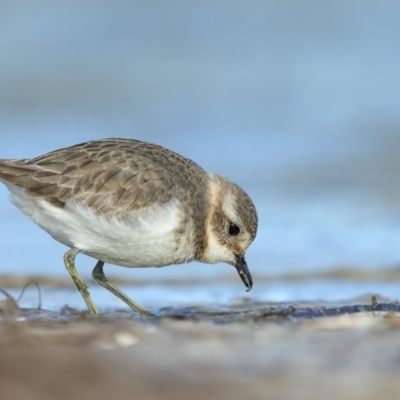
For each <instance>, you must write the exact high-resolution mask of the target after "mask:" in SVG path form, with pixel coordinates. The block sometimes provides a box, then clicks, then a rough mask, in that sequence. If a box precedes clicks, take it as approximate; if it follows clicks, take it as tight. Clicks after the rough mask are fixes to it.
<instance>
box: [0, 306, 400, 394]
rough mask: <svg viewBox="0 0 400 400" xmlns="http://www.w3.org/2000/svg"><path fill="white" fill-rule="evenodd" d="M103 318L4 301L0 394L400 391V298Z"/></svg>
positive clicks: (0, 315) (119, 312)
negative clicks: (397, 299) (24, 307)
mask: <svg viewBox="0 0 400 400" xmlns="http://www.w3.org/2000/svg"><path fill="white" fill-rule="evenodd" d="M159 314H160V315H161V316H160V317H154V318H153V317H152V318H141V317H138V316H137V315H135V314H134V313H131V312H129V311H126V310H115V311H111V312H107V313H104V314H102V315H100V316H97V317H93V316H91V315H89V314H88V313H86V312H81V311H78V310H75V309H73V308H68V307H65V308H63V309H62V310H60V311H57V312H55V311H46V310H43V309H33V308H28V309H21V308H19V306H18V304H17V303H16V302H15V301H14V299H13V298H5V299H4V300H3V301H2V302H1V303H0V319H1V322H0V399H2V400H9V399H10V400H11V399H13V400H14V399H19V400H24V399H30V400H31V399H41V400H47V399H49V400H50V399H51V400H53V399H60V400H63V399H78V398H84V399H110V398H112V399H132V398H136V399H143V400H146V399H155V398H163V399H204V398H207V397H211V396H212V397H213V398H220V399H225V398H226V399H233V400H235V399H244V398H246V399H308V400H312V399H328V400H329V399H337V398H340V399H354V398H362V399H364V400H365V399H377V398H382V399H383V398H384V399H398V398H399V396H400V379H399V376H400V351H399V349H400V335H399V331H400V306H399V304H396V303H385V304H384V303H379V302H375V299H373V301H369V302H365V303H364V304H352V303H349V304H320V303H317V302H315V303H310V304H260V303H256V302H254V303H249V302H243V303H242V304H232V305H231V306H228V307H225V309H224V310H222V311H219V312H215V309H214V308H213V309H210V308H207V307H198V306H196V307H187V308H165V309H161V310H159Z"/></svg>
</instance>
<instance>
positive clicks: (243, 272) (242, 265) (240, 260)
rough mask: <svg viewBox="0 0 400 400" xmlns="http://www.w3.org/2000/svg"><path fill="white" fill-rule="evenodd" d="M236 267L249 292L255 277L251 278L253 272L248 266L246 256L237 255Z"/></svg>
mask: <svg viewBox="0 0 400 400" xmlns="http://www.w3.org/2000/svg"><path fill="white" fill-rule="evenodd" d="M235 267H236V269H237V272H238V274H239V276H240V277H241V278H242V281H243V283H244V284H245V285H246V287H247V290H246V292H249V291H250V290H251V288H252V287H253V279H252V278H251V274H250V271H249V268H248V267H247V263H246V260H245V259H244V256H236V262H235Z"/></svg>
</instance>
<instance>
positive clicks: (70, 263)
mask: <svg viewBox="0 0 400 400" xmlns="http://www.w3.org/2000/svg"><path fill="white" fill-rule="evenodd" d="M78 253H79V250H78V249H71V250H68V251H67V252H66V253H65V254H64V263H65V267H66V268H67V270H68V272H69V274H70V275H71V277H72V279H73V281H74V282H75V285H76V287H77V288H78V290H79V292H80V294H81V295H82V297H83V300H85V303H86V305H87V306H88V308H89V311H90V312H91V313H92V314H98V313H99V310H98V308H97V307H96V305H95V304H94V302H93V300H92V298H91V297H90V294H89V291H88V288H87V285H86V284H85V283H84V282H83V281H82V279H81V277H80V276H79V274H78V271H77V270H76V268H75V257H76V256H77V254H78Z"/></svg>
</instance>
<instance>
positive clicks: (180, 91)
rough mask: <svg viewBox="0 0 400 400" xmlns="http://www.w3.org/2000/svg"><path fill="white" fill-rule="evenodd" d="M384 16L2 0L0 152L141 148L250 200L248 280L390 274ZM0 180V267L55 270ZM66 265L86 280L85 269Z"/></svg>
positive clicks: (391, 31) (393, 140) (395, 125)
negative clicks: (193, 167) (137, 144)
mask: <svg viewBox="0 0 400 400" xmlns="http://www.w3.org/2000/svg"><path fill="white" fill-rule="evenodd" d="M399 15H400V3H397V2H393V1H385V0H384V1H381V2H379V4H378V3H377V2H375V1H370V0H354V1H351V2H349V1H344V0H335V1H333V0H328V1H324V2H321V1H316V0H308V1H303V2H298V1H295V0H293V1H291V0H283V1H282V0H268V1H265V0H262V1H261V0H260V1H257V0H249V1H246V2H243V1H236V0H229V1H222V0H213V1H209V0H203V1H201V2H187V1H183V0H171V1H164V0H153V1H151V2H145V1H132V0H129V1H122V0H121V1H118V2H112V1H107V0H102V1H85V2H81V1H77V0H70V1H68V2H56V3H54V2H52V1H49V0H37V1H35V2H31V1H27V0H20V1H17V2H16V1H7V0H5V1H4V0H3V1H1V2H0V157H1V158H30V157H34V156H37V155H40V154H44V153H46V152H48V151H51V150H54V149H56V148H60V147H63V146H68V145H72V144H76V143H79V142H83V141H86V140H91V139H99V138H106V137H130V138H136V139H142V140H146V141H150V142H155V143H158V144H161V145H164V146H166V147H168V148H170V149H173V150H175V151H177V152H179V153H181V154H183V155H185V156H187V157H189V158H192V159H193V160H194V161H196V162H197V163H199V164H200V165H201V166H203V167H204V168H205V169H207V170H209V171H214V172H218V173H221V174H223V175H225V176H227V177H229V178H230V179H231V180H233V181H235V182H237V183H238V184H239V185H241V186H242V187H243V188H245V189H246V191H248V193H249V194H250V195H251V197H252V198H253V199H254V202H255V204H256V206H257V208H258V210H259V218H260V225H259V233H258V237H257V239H256V241H255V242H254V244H253V245H252V247H251V248H250V250H249V252H248V256H247V258H248V263H249V266H250V268H251V270H252V271H253V274H254V275H255V276H258V277H262V276H277V277H279V276H283V275H285V274H290V273H309V274H313V273H318V272H320V271H327V270H335V269H341V268H355V269H357V268H358V269H360V270H377V269H384V268H397V265H398V262H399V259H400V240H399V239H400V187H399V183H400V177H399V174H398V170H399V167H400V112H399V111H400V45H399V37H400V24H399V18H398V16H399ZM0 186H1V187H0V221H1V223H0V248H1V273H2V274H10V273H18V274H27V275H43V274H49V275H51V276H53V275H54V276H62V277H64V276H65V274H66V272H65V269H64V267H63V261H62V255H63V253H64V251H65V250H66V248H65V247H64V246H63V245H61V244H59V243H57V242H55V241H54V240H52V239H51V238H50V237H49V236H48V235H47V234H46V233H45V232H43V231H42V230H41V229H40V228H38V227H37V226H35V225H34V224H33V223H32V222H30V221H29V220H28V219H27V218H26V217H25V216H23V215H22V214H21V213H20V212H19V211H18V210H17V209H15V208H14V207H13V205H12V204H11V203H10V202H9V201H8V200H7V196H8V193H7V190H6V189H5V187H4V186H3V185H0ZM78 260H79V261H78V264H79V266H78V269H79V270H80V272H81V274H82V275H83V276H86V277H87V276H89V275H90V272H91V268H89V267H92V266H93V263H94V262H93V260H91V259H89V258H87V257H81V258H78ZM108 271H109V273H110V274H112V275H123V276H129V277H131V278H132V279H134V278H137V277H142V278H143V277H146V278H147V277H148V278H149V279H152V280H154V281H157V280H161V279H163V278H166V277H180V278H188V279H190V278H193V277H194V278H195V277H197V276H199V277H204V278H211V279H214V278H217V277H219V276H222V275H223V276H228V275H229V276H231V275H232V277H233V278H235V279H237V281H236V280H235V285H236V286H235V291H236V292H239V291H240V290H241V287H240V286H239V285H240V281H239V278H238V277H236V276H235V274H236V272H235V271H232V269H231V267H229V266H227V265H218V266H215V265H214V266H207V265H201V264H197V265H196V264H190V265H186V266H176V267H171V268H166V269H162V270H159V271H155V270H154V269H148V270H140V271H139V270H135V271H132V270H125V269H123V268H115V267H112V266H110V267H108ZM221 274H222V275H221ZM330 287H331V293H332V296H333V294H334V293H335V292H337V290H336V289H335V287H334V286H332V285H331V286H330ZM372 287H373V288H376V287H377V286H376V285H375V286H374V285H372ZM312 288H313V286H312V285H311V284H310V285H309V286H306V287H305V288H304V286H303V289H302V290H303V292H307V293H309V291H310V290H313V289H312ZM317 288H319V289H317ZM388 288H389V286H387V285H386V286H385V288H383V289H382V291H383V294H387V295H392V296H395V293H397V289H398V288H397V286H393V287H391V289H390V290H392V292H390V291H389V292H387V290H389V289H388ZM314 289H315V290H319V292H315V293H316V294H315V296H316V297H318V296H319V297H321V296H322V297H324V294H326V293H327V291H326V290H327V289H326V287H324V286H321V285H316V286H315V288H314ZM257 290H259V292H257ZM271 290H272V289H271ZM365 290H367V291H368V290H369V289H366V287H363V288H361V289H360V293H362V292H363V291H365ZM385 290H386V291H385ZM254 291H255V295H257V293H259V294H260V293H261V288H260V289H257V281H256V282H255V289H254ZM254 291H253V292H254ZM253 292H252V293H253ZM266 292H268V291H266ZM303 292H301V293H303ZM263 293H264V291H263ZM274 293H275V292H274ZM349 293H350V294H348V295H351V294H352V293H353V294H357V293H359V292H357V293H356V292H352V291H351V290H350V292H349ZM297 295H298V297H299V296H300V298H301V295H299V294H297ZM281 298H282V297H279V295H277V297H276V299H281ZM283 299H285V297H284V296H283Z"/></svg>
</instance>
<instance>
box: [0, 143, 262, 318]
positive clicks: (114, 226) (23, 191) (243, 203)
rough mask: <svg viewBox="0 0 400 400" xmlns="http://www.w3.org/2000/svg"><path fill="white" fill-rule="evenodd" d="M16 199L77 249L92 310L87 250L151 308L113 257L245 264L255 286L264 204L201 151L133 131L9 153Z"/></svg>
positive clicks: (2, 165) (135, 263)
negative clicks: (252, 263)
mask: <svg viewBox="0 0 400 400" xmlns="http://www.w3.org/2000/svg"><path fill="white" fill-rule="evenodd" d="M0 180H1V181H2V182H3V183H4V184H5V185H6V186H7V188H8V189H9V191H10V193H11V201H12V202H13V203H14V204H15V206H16V207H18V208H19V209H20V210H21V211H22V212H23V213H24V214H26V215H28V216H29V217H30V218H32V220H33V221H34V222H35V223H36V224H38V225H39V226H40V227H41V228H43V229H44V230H45V231H47V232H48V233H49V234H50V235H51V236H52V237H53V238H54V239H56V240H58V241H59V242H61V243H63V244H65V245H66V246H68V247H69V248H70V250H68V251H67V252H66V253H65V255H64V263H65V266H66V268H67V270H68V272H69V273H70V274H71V277H72V279H73V281H74V282H75V284H76V286H77V288H78V290H79V292H80V293H81V295H82V297H83V299H84V300H85V302H86V304H87V306H88V308H89V310H90V312H91V313H93V314H98V312H99V311H98V308H97V307H96V305H95V304H94V302H93V300H92V298H91V297H90V294H89V291H88V288H87V286H86V284H85V283H84V282H83V281H82V279H81V278H80V276H79V274H78V272H77V270H76V268H75V257H76V255H77V254H78V253H82V254H86V255H88V256H90V257H93V258H95V259H96V260H98V262H97V264H96V266H95V267H94V269H93V278H94V279H95V280H96V282H97V283H99V284H100V285H102V286H104V287H105V288H106V289H108V290H109V291H110V292H112V293H113V294H114V295H116V296H117V297H119V298H120V299H121V300H122V301H124V302H125V303H126V304H127V305H128V306H130V307H131V308H132V309H134V310H136V311H137V312H138V313H140V314H141V315H151V313H150V312H148V311H146V310H145V309H144V308H142V307H140V306H139V305H138V304H136V303H135V302H134V301H133V300H132V299H130V298H129V297H128V296H126V295H125V294H124V293H123V292H122V291H121V290H119V289H118V288H117V287H116V286H114V285H113V284H112V283H110V282H109V281H108V280H107V278H106V277H105V275H104V272H103V266H104V263H110V264H115V265H120V266H124V267H164V266H168V265H171V264H181V263H188V262H190V261H195V260H197V261H200V262H204V263H218V262H226V263H228V264H231V265H233V266H235V268H236V270H237V272H238V273H239V275H240V277H241V279H242V280H243V282H244V284H245V285H246V287H247V290H248V291H249V290H250V289H251V287H252V284H253V282H252V278H251V274H250V271H249V269H248V267H247V263H246V261H245V252H246V250H247V249H248V247H249V246H250V244H251V243H252V242H253V240H254V238H255V236H256V233H257V224H258V220H257V212H256V209H255V206H254V204H253V202H252V200H251V199H250V197H249V196H248V195H247V194H246V192H245V191H244V190H243V189H241V188H240V187H239V186H237V185H236V184H234V183H232V182H230V181H229V180H228V179H226V178H224V177H222V176H220V175H218V174H215V173H207V172H206V171H205V170H204V169H203V168H201V167H200V166H199V165H197V164H196V163H195V162H193V161H192V160H190V159H188V158H185V157H183V156H181V155H179V154H177V153H175V152H173V151H171V150H168V149H166V148H164V147H161V146H158V145H156V144H151V143H146V142H142V141H138V140H133V139H104V140H94V141H90V142H86V143H81V144H77V145H75V146H71V147H66V148H63V149H60V150H56V151H53V152H51V153H48V154H45V155H43V156H39V157H37V158H33V159H20V160H14V159H13V160H4V159H2V160H0Z"/></svg>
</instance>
